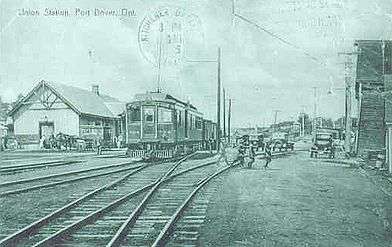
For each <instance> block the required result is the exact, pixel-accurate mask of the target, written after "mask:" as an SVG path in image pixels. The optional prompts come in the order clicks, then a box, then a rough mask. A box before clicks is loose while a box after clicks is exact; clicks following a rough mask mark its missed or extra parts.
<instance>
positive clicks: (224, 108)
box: [223, 88, 226, 139]
mask: <svg viewBox="0 0 392 247" xmlns="http://www.w3.org/2000/svg"><path fill="white" fill-rule="evenodd" d="M223 138H224V139H225V138H226V92H225V88H223Z"/></svg>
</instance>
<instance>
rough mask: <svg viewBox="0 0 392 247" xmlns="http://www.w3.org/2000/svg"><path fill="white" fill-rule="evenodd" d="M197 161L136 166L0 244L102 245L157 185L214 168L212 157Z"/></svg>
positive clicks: (107, 241)
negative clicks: (135, 168)
mask: <svg viewBox="0 0 392 247" xmlns="http://www.w3.org/2000/svg"><path fill="white" fill-rule="evenodd" d="M200 162H201V161H200V160H190V161H185V159H184V160H180V161H178V162H176V163H175V164H174V165H173V163H166V164H161V165H156V166H149V167H144V168H143V169H142V168H139V169H140V170H135V171H133V172H130V173H128V174H126V175H124V176H122V177H120V178H117V180H116V181H113V182H112V183H110V184H107V185H105V186H103V187H101V188H98V189H96V190H94V191H92V192H90V193H88V194H85V195H83V196H81V197H78V198H75V200H74V201H73V202H71V203H70V204H68V205H66V206H64V207H63V208H61V209H58V210H56V211H54V212H52V213H50V214H48V215H47V216H45V217H43V218H41V219H40V220H37V221H36V222H34V223H32V224H30V225H29V226H27V227H25V228H23V229H21V230H19V231H17V232H15V233H13V234H11V235H9V236H7V237H6V238H4V239H3V240H0V246H19V245H20V246H79V245H83V246H85V245H86V244H87V245H90V246H104V245H105V244H107V243H109V241H110V240H111V238H112V237H113V236H114V235H115V234H116V230H117V229H119V228H120V227H121V225H122V224H123V221H124V220H126V219H127V218H128V217H127V215H128V214H130V213H132V211H133V210H134V209H135V208H139V206H140V204H141V203H142V202H144V201H146V196H147V195H153V194H155V193H156V191H155V190H156V189H157V188H160V187H161V186H162V185H163V184H168V183H170V182H171V181H176V180H177V179H179V178H180V177H183V178H182V179H183V180H182V181H184V179H185V180H187V179H190V177H194V176H195V175H196V174H198V177H199V176H201V174H204V173H205V172H207V170H206V169H207V167H209V169H210V171H212V170H216V168H215V169H213V168H211V167H212V166H213V165H214V164H215V158H210V159H207V161H204V162H203V163H202V164H200ZM195 164H196V165H195ZM174 170H176V173H175V174H173V172H174ZM162 174H163V175H162ZM195 181H196V180H195ZM192 185H193V184H191V186H192ZM154 188H155V189H154ZM147 201H148V200H147ZM17 244H19V245H17Z"/></svg>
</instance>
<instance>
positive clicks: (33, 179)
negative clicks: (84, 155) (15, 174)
mask: <svg viewBox="0 0 392 247" xmlns="http://www.w3.org/2000/svg"><path fill="white" fill-rule="evenodd" d="M134 163H136V162H123V163H119V164H113V165H107V166H98V167H92V168H88V169H81V170H76V171H71V172H63V173H56V174H52V175H47V176H41V177H35V178H28V179H21V180H15V181H9V182H4V183H0V188H1V187H4V186H9V185H13V184H22V183H28V182H33V181H39V180H45V179H49V178H56V177H62V176H69V175H75V174H80V173H85V172H91V171H99V170H104V169H109V168H115V167H121V166H126V165H131V164H134ZM135 168H138V166H135Z"/></svg>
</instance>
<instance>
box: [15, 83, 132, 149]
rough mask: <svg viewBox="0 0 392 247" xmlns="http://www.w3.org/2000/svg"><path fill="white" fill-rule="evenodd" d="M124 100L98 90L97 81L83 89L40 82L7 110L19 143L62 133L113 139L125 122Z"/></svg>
mask: <svg viewBox="0 0 392 247" xmlns="http://www.w3.org/2000/svg"><path fill="white" fill-rule="evenodd" d="M124 109H125V103H123V102H121V101H119V100H118V99H115V98H113V97H110V96H108V95H105V94H101V93H100V91H99V87H98V85H93V87H92V90H91V91H88V90H84V89H80V88H76V87H72V86H68V85H64V84H60V83H53V82H47V81H41V82H39V83H38V84H37V85H36V86H35V87H34V88H33V89H32V90H31V91H30V92H29V93H28V94H27V95H26V97H24V98H23V100H21V101H19V102H18V103H17V104H16V105H15V106H14V108H13V109H12V110H11V111H10V113H9V115H10V116H11V117H12V119H13V124H14V134H15V136H16V138H17V139H18V141H19V143H20V144H37V143H39V140H40V139H41V138H42V137H44V138H48V137H49V136H50V135H52V134H54V135H56V134H57V133H60V132H61V133H63V134H68V135H73V136H78V137H85V138H98V137H101V138H103V139H104V140H105V141H106V142H113V141H114V140H115V137H116V136H119V135H120V134H122V132H123V131H122V129H123V128H122V127H123V126H124V125H123V123H122V121H121V117H120V114H122V113H123V111H124Z"/></svg>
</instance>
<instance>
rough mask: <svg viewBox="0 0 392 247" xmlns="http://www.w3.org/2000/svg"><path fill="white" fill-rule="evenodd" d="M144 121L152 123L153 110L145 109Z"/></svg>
mask: <svg viewBox="0 0 392 247" xmlns="http://www.w3.org/2000/svg"><path fill="white" fill-rule="evenodd" d="M144 119H145V120H146V122H150V123H152V122H154V110H153V109H146V110H145V112H144Z"/></svg>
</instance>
